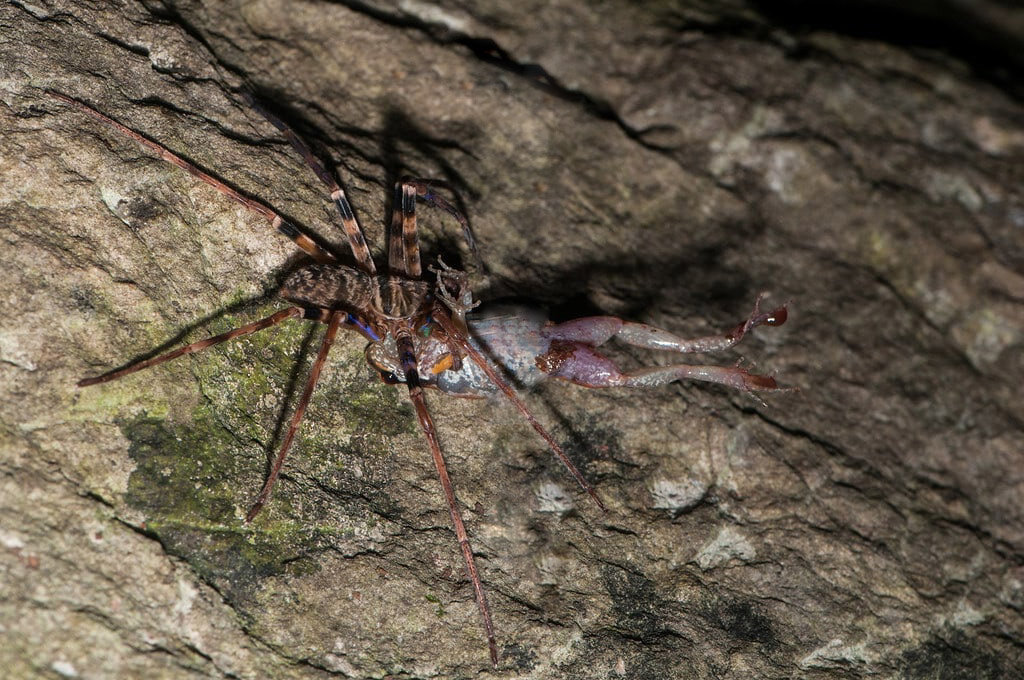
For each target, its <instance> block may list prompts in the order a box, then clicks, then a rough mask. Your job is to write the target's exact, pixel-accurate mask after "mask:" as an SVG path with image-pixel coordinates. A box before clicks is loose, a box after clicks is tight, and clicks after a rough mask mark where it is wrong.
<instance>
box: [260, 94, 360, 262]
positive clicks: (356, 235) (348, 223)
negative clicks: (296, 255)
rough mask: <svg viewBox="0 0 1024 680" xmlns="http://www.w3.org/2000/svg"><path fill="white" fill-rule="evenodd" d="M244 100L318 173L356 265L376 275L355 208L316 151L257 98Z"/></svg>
mask: <svg viewBox="0 0 1024 680" xmlns="http://www.w3.org/2000/svg"><path fill="white" fill-rule="evenodd" d="M242 97H243V98H244V99H245V101H246V103H248V104H249V106H251V107H252V108H253V109H255V110H256V112H257V113H259V114H260V115H261V116H263V117H264V118H266V119H267V121H268V122H270V124H271V125H273V126H274V127H276V128H277V129H278V130H279V131H280V132H281V134H283V135H284V136H285V138H286V139H287V140H288V142H289V143H290V144H291V145H292V148H293V149H295V150H296V151H298V152H299V155H300V156H302V160H304V161H305V162H306V165H308V166H309V167H310V168H311V169H312V170H313V172H314V174H316V176H317V177H318V178H320V181H321V182H323V183H324V185H326V186H327V190H328V191H330V192H331V200H332V201H334V205H336V206H337V207H338V212H339V213H341V224H342V226H343V227H344V228H345V235H346V236H347V237H348V245H349V247H350V248H351V249H352V255H353V256H354V257H355V258H356V262H357V263H358V264H359V267H360V269H362V270H363V271H364V272H366V273H367V274H371V275H372V274H376V273H377V268H376V267H375V266H374V264H373V258H372V257H371V256H370V248H369V246H367V245H366V238H365V237H364V236H363V230H362V229H361V228H360V227H359V222H358V221H357V220H356V216H355V213H354V212H353V211H352V205H351V204H350V203H349V202H348V198H346V197H345V191H344V190H343V189H342V188H341V186H340V185H339V184H338V182H337V180H335V179H334V177H333V176H332V175H331V173H329V172H327V170H326V169H324V166H323V165H321V163H320V161H318V160H317V159H316V156H314V155H313V152H311V151H310V150H309V147H308V146H306V144H305V142H303V141H302V138H301V137H299V136H298V135H297V134H295V131H294V130H292V129H291V128H290V127H288V125H287V124H285V122H284V121H282V120H281V119H280V118H278V117H277V116H275V115H274V114H272V113H271V112H270V111H268V110H267V109H266V108H264V107H263V105H262V104H260V103H259V102H258V101H256V99H255V97H253V96H252V95H250V94H249V93H248V92H243V93H242Z"/></svg>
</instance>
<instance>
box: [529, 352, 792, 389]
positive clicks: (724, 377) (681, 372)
mask: <svg viewBox="0 0 1024 680" xmlns="http://www.w3.org/2000/svg"><path fill="white" fill-rule="evenodd" d="M537 365H538V366H539V367H540V368H541V370H543V371H544V372H546V373H547V374H548V375H550V376H552V377H555V378H561V379H563V380H568V381H570V382H574V383H576V384H577V385H582V386H583V387H657V386H659V385H666V384H668V383H670V382H676V381H682V380H701V381H704V382H713V383H718V384H720V385H725V386H727V387H733V388H735V389H738V390H743V391H744V392H754V391H759V392H760V391H772V390H781V389H785V388H781V387H779V386H778V384H777V383H776V382H775V378H773V377H771V376H767V375H758V374H756V373H751V372H750V371H748V370H747V369H745V368H742V367H740V366H699V365H698V366H694V365H689V364H675V365H672V366H651V367H647V368H638V369H636V370H633V371H628V372H623V371H621V370H619V367H618V366H616V365H615V363H614V362H613V361H612V360H611V359H609V358H608V357H606V356H604V355H603V354H601V353H600V352H598V351H597V350H595V349H594V348H593V347H592V346H590V345H589V344H584V343H580V342H570V341H565V340H555V341H553V342H552V343H551V348H550V349H549V350H548V352H547V353H545V354H543V355H541V356H539V357H537Z"/></svg>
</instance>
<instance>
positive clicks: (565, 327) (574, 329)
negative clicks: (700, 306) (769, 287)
mask: <svg viewBox="0 0 1024 680" xmlns="http://www.w3.org/2000/svg"><path fill="white" fill-rule="evenodd" d="M763 297H764V296H763V295H759V296H758V298H757V302H755V303H754V311H752V312H751V313H750V316H749V317H747V320H746V321H743V322H742V323H740V324H739V325H737V326H736V327H735V328H733V329H732V330H730V331H729V332H728V333H723V334H719V335H709V336H706V337H703V338H694V339H686V338H682V337H680V336H678V335H675V334H673V333H670V332H668V331H666V330H663V329H661V328H655V327H654V326H648V325H647V324H643V323H634V322H632V321H623V320H622V319H618V318H616V317H614V316H589V317H584V318H582V319H572V320H571V321H566V322H564V323H560V324H555V325H552V326H548V327H547V328H545V329H544V330H543V331H541V333H542V334H543V335H544V337H546V338H550V339H552V340H556V341H557V340H564V341H567V342H579V343H583V344H586V345H592V346H597V345H601V344H603V343H605V342H606V341H608V340H609V339H611V338H613V337H614V338H618V339H619V340H621V341H622V342H625V343H627V344H630V345H634V346H636V347H643V348H645V349H657V350H665V351H671V352H681V353H691V352H698V353H703V352H718V351H721V350H723V349H728V348H729V347H732V346H733V345H735V344H736V343H738V342H739V341H740V340H742V339H743V336H745V335H746V334H747V333H749V332H750V331H751V330H753V329H754V328H756V327H757V326H761V325H767V326H781V325H782V324H784V323H785V322H786V317H787V316H788V311H787V309H786V305H782V306H781V307H777V308H775V309H773V310H772V311H770V312H762V311H761V299H762V298H763Z"/></svg>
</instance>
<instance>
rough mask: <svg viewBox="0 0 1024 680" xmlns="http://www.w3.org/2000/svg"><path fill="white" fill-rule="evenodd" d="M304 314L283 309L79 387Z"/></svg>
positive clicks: (148, 366) (82, 383)
mask: <svg viewBox="0 0 1024 680" xmlns="http://www.w3.org/2000/svg"><path fill="white" fill-rule="evenodd" d="M303 312H304V310H303V309H302V307H288V308H287V309H282V310H281V311H279V312H276V313H274V314H271V315H270V316H268V317H267V318H265V319H260V320H259V321H256V322H253V323H250V324H247V325H245V326H241V327H239V328H235V329H233V330H230V331H228V332H227V333H221V334H220V335H215V336H214V337H212V338H207V339H206V340H200V341H199V342H193V343H192V344H191V345H185V346H184V347H179V348H178V349H176V350H173V351H171V352H168V353H167V354H161V355H160V356H158V357H153V358H152V359H145V360H143V361H139V362H137V363H134V364H131V365H129V366H125V367H124V368H121V369H118V370H116V371H111V372H109V373H104V374H103V375H100V376H97V377H95V378H85V379H84V380H80V381H78V387H87V386H89V385H98V384H100V383H105V382H110V381H111V380H117V379H118V378H123V377H124V376H126V375H129V374H130V373H135V372H136V371H141V370H142V369H144V368H150V367H152V366H156V365H157V364H162V363H164V362H165V361H170V360H171V359H177V358H178V357H180V356H184V355H186V354H193V353H195V352H199V351H201V350H204V349H206V348H207V347H212V346H213V345H217V344H220V343H222V342H227V341H228V340H233V339H235V338H239V337H241V336H243V335H249V334H250V333H255V332H256V331H261V330H263V329H264V328H269V327H271V326H273V325H275V324H279V323H281V322H282V321H285V320H287V319H294V318H296V317H300V316H302V315H303Z"/></svg>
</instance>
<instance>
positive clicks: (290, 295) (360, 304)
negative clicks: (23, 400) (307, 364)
mask: <svg viewBox="0 0 1024 680" xmlns="http://www.w3.org/2000/svg"><path fill="white" fill-rule="evenodd" d="M280 296H281V297H282V298H284V299H285V300H288V301H289V302H294V303H296V304H298V305H301V306H303V307H313V308H318V309H326V310H331V311H345V312H349V313H350V314H354V315H355V316H357V317H359V318H360V319H364V320H366V321H367V323H368V324H370V327H371V328H373V330H374V331H375V332H376V333H377V334H378V335H383V334H384V333H385V332H387V328H385V327H388V326H393V325H395V324H398V325H404V324H412V325H413V326H418V325H419V323H418V322H422V321H423V320H424V319H425V318H426V317H427V316H428V315H429V313H430V304H431V300H432V295H431V286H430V284H429V283H427V282H426V281H422V280H420V279H409V278H406V277H404V276H395V275H388V276H372V275H370V274H366V273H364V272H361V271H359V270H358V269H355V268H353V267H348V266H346V265H343V264H312V265H309V266H308V267H303V268H302V269H299V270H298V271H296V272H295V273H294V274H292V275H291V276H289V277H288V278H287V279H286V280H285V282H284V285H283V286H282V287H281V291H280Z"/></svg>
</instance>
